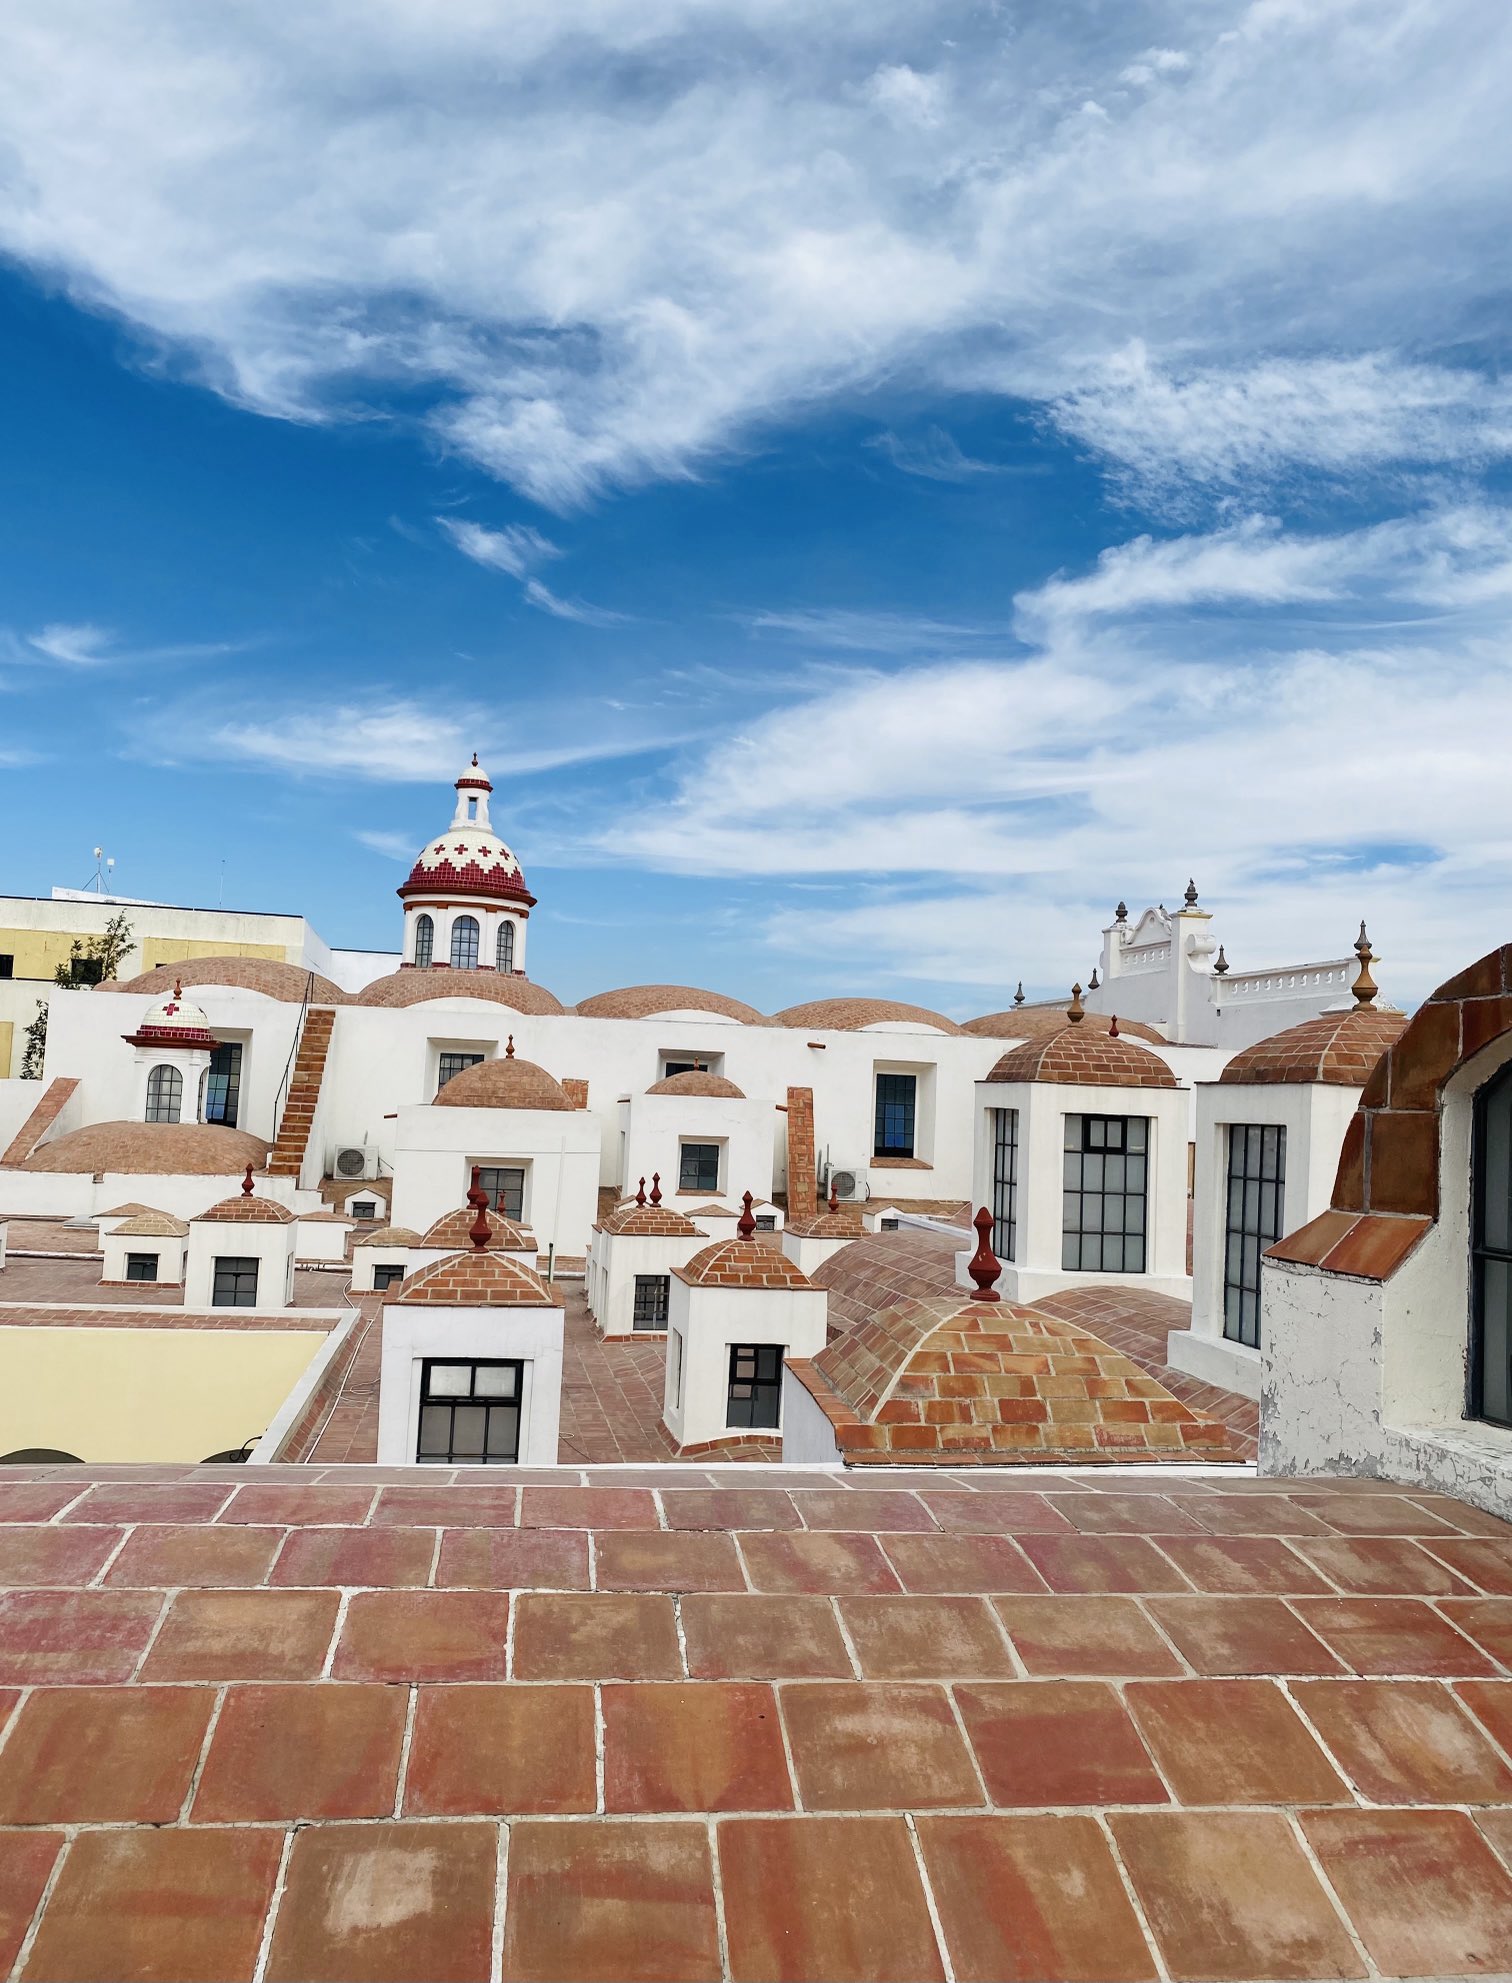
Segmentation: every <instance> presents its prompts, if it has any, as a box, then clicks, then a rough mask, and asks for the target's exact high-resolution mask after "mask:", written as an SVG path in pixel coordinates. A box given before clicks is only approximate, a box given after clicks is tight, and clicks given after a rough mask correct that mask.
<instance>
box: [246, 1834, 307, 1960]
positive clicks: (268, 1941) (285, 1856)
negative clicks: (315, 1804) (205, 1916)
mask: <svg viewBox="0 0 1512 1983" xmlns="http://www.w3.org/2000/svg"><path fill="white" fill-rule="evenodd" d="M298 1832H299V1827H298V1826H297V1825H290V1826H289V1827H288V1828H287V1830H286V1831H285V1832H284V1836H283V1847H282V1850H281V1851H280V1852H279V1855H278V1872H277V1874H276V1876H275V1878H274V1881H273V1891H272V1893H271V1894H270V1895H269V1897H268V1913H267V1918H266V1919H265V1920H264V1922H263V1931H262V1941H261V1943H260V1944H259V1946H258V1951H257V1961H256V1963H255V1964H254V1965H253V1969H252V1983H264V1978H265V1977H266V1976H267V1973H268V1962H269V1960H270V1958H271V1956H272V1954H273V1933H274V1929H275V1928H276V1927H277V1925H278V1916H279V1913H280V1910H281V1909H282V1906H283V1897H284V1891H285V1889H286V1887H287V1886H288V1880H289V1857H290V1854H291V1853H292V1852H293V1850H294V1840H295V1838H296V1837H297V1836H298Z"/></svg>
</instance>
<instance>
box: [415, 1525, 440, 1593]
mask: <svg viewBox="0 0 1512 1983" xmlns="http://www.w3.org/2000/svg"><path fill="white" fill-rule="evenodd" d="M445 1535H446V1530H445V1528H444V1527H442V1525H441V1524H440V1523H439V1522H438V1523H437V1524H436V1540H435V1543H434V1545H433V1547H432V1549H431V1560H430V1570H429V1572H428V1573H427V1575H426V1579H425V1582H424V1583H423V1584H422V1585H421V1586H420V1588H421V1589H422V1590H432V1591H434V1590H440V1588H441V1586H440V1585H439V1584H438V1583H437V1582H436V1578H437V1577H438V1576H439V1575H440V1572H441V1544H442V1541H443V1539H444V1538H445Z"/></svg>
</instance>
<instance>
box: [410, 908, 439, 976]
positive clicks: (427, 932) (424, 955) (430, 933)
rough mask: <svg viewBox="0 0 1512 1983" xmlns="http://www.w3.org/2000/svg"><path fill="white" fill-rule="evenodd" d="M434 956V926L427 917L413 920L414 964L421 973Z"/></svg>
mask: <svg viewBox="0 0 1512 1983" xmlns="http://www.w3.org/2000/svg"><path fill="white" fill-rule="evenodd" d="M435 954H436V925H435V924H434V923H433V922H432V921H431V919H430V917H429V916H416V918H415V963H416V964H417V965H418V966H419V968H420V969H421V970H422V971H423V970H425V969H426V968H427V967H428V965H429V964H430V961H431V959H432V957H434V956H435Z"/></svg>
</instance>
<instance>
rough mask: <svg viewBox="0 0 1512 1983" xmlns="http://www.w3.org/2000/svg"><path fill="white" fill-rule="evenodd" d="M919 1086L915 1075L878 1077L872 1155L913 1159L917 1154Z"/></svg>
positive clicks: (880, 1075) (882, 1075)
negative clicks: (915, 1106) (916, 1132)
mask: <svg viewBox="0 0 1512 1983" xmlns="http://www.w3.org/2000/svg"><path fill="white" fill-rule="evenodd" d="M918 1088H919V1084H918V1081H917V1079H916V1077H915V1076H914V1075H912V1074H879V1075H878V1076H877V1121H876V1134H875V1136H874V1138H873V1140H872V1154H873V1156H877V1157H911V1156H912V1155H913V1153H914V1105H915V1100H916V1097H917V1095H918Z"/></svg>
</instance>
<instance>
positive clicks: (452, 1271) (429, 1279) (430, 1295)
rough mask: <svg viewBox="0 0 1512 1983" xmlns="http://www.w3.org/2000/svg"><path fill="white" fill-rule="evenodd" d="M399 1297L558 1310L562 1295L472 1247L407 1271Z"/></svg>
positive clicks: (413, 1303)
mask: <svg viewBox="0 0 1512 1983" xmlns="http://www.w3.org/2000/svg"><path fill="white" fill-rule="evenodd" d="M397 1298H398V1300H399V1301H400V1302H402V1303H403V1304H404V1306H405V1307H406V1308H409V1307H435V1308H560V1307H561V1306H562V1298H561V1296H560V1295H558V1294H557V1293H556V1292H555V1291H554V1290H553V1289H551V1288H548V1287H547V1285H546V1283H545V1282H544V1281H543V1280H542V1279H541V1278H540V1276H539V1275H538V1274H534V1273H532V1272H531V1270H530V1269H529V1268H528V1267H524V1266H522V1265H521V1264H520V1262H519V1261H518V1260H506V1259H505V1258H504V1257H503V1255H502V1254H499V1253H494V1252H491V1251H489V1250H487V1249H486V1248H480V1247H474V1248H472V1249H471V1250H470V1251H469V1252H467V1253H449V1254H447V1256H446V1258H445V1259H444V1260H433V1261H432V1262H431V1264H430V1265H429V1266H428V1267H422V1268H420V1270H419V1271H418V1272H417V1273H414V1274H411V1275H410V1276H409V1278H408V1280H406V1281H405V1282H403V1284H402V1285H401V1286H400V1289H399V1293H398V1297H397Z"/></svg>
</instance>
